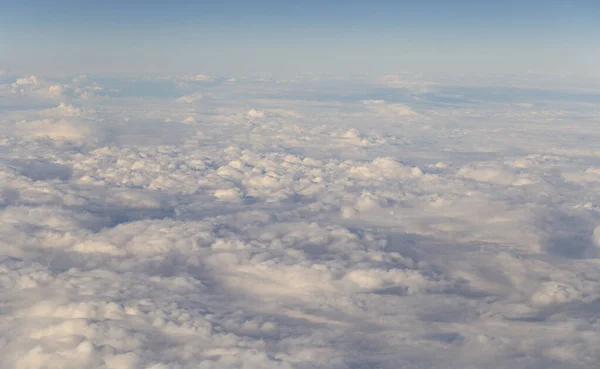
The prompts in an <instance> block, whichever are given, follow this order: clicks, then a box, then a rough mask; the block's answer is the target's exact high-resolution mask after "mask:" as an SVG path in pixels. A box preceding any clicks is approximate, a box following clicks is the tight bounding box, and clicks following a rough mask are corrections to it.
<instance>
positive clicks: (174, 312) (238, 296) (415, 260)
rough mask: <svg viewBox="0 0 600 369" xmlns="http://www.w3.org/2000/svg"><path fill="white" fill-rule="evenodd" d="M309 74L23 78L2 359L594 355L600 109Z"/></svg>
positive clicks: (7, 152)
mask: <svg viewBox="0 0 600 369" xmlns="http://www.w3.org/2000/svg"><path fill="white" fill-rule="evenodd" d="M194 78H196V77H194ZM311 78H313V79H309V80H307V79H303V78H298V79H297V80H296V81H295V82H294V83H293V84H292V83H277V82H276V81H270V80H268V79H264V80H262V81H261V83H254V81H253V80H250V79H239V80H238V81H237V82H236V83H235V84H220V85H218V86H212V84H194V83H187V84H186V86H185V90H184V91H185V95H183V96H181V94H180V95H179V96H171V95H170V96H154V97H143V96H124V95H118V94H115V95H114V96H113V95H110V96H102V95H104V94H105V92H106V91H108V90H110V89H111V88H113V87H115V86H117V85H118V82H114V81H113V82H111V83H112V84H113V85H109V86H104V87H103V86H100V85H99V84H98V83H95V82H94V79H93V78H92V77H90V76H80V77H75V78H69V79H63V80H56V79H50V78H46V77H44V78H42V77H39V76H38V77H35V78H32V77H29V76H25V77H22V78H20V79H19V80H18V81H20V82H19V83H17V81H15V82H14V85H13V82H11V83H9V84H6V85H3V87H2V91H3V92H2V93H3V97H5V100H4V102H3V103H2V104H3V105H2V107H0V109H1V110H2V114H0V291H2V292H1V293H0V304H1V306H2V314H1V315H0V356H1V357H2V359H3V360H2V362H1V363H0V369H26V368H43V367H47V368H59V367H60V368H65V369H69V368H73V369H75V368H77V369H82V368H86V369H96V368H97V369H108V368H131V369H141V368H152V369H184V368H224V367H226V368H247V369H252V368H278V369H291V368H319V367H322V368H336V369H343V368H363V367H377V368H382V369H384V368H390V369H391V368H397V367H399V366H401V367H415V366H419V367H427V368H448V367H450V368H463V367H469V366H474V367H489V368H498V367H504V366H510V367H513V368H530V367H538V366H548V365H550V367H557V368H558V367H561V368H562V367H577V368H590V369H591V368H595V367H596V366H597V362H598V360H600V356H599V353H598V350H597V347H598V345H599V344H600V339H599V338H598V335H597V334H596V331H597V328H598V327H597V326H596V325H597V324H596V323H595V319H594V317H595V314H596V313H597V301H598V298H599V292H598V291H599V290H598V283H599V282H600V272H599V271H598V267H597V258H598V256H599V255H600V252H599V247H600V246H599V245H600V236H599V234H600V231H599V229H600V226H599V225H598V224H600V207H599V206H598V205H597V201H596V200H597V199H598V195H597V194H598V183H600V182H599V180H598V172H599V171H598V168H597V164H598V163H597V158H598V156H597V155H596V154H595V151H594V150H596V149H595V146H594V145H595V143H596V142H597V141H598V139H600V137H598V132H597V131H598V130H597V127H596V121H597V112H595V110H594V109H592V108H589V107H587V108H586V107H582V106H581V104H578V103H573V102H569V101H561V102H560V103H556V104H558V105H561V104H562V105H563V106H560V107H559V106H557V107H556V109H554V107H550V108H548V110H546V112H545V113H544V114H531V113H532V112H533V110H532V109H534V107H535V108H536V109H537V108H539V107H543V106H550V105H551V104H548V102H547V101H544V100H543V99H541V100H540V98H538V99H536V98H532V99H531V100H530V99H529V98H528V99H527V101H531V104H532V105H531V106H529V105H523V104H521V105H520V106H517V105H515V104H514V102H512V101H510V102H507V101H504V100H502V99H498V100H495V101H493V102H490V103H487V102H485V101H479V102H476V103H475V102H468V103H461V102H456V103H452V104H445V103H440V102H431V101H429V100H427V98H426V97H423V96H419V98H420V100H418V99H415V98H413V97H414V94H409V95H406V94H405V92H401V91H400V92H398V91H395V92H389V94H385V99H381V98H373V97H377V96H383V95H382V94H381V90H380V89H381V81H378V82H377V83H376V84H375V85H376V87H373V83H372V82H373V81H370V82H369V83H365V84H364V85H357V84H358V83H359V82H357V81H355V80H352V81H347V80H338V81H329V80H320V79H318V78H317V77H311ZM398 78H400V79H401V81H400V82H398V83H397V85H400V84H401V83H403V84H404V86H405V87H406V88H409V89H413V90H412V91H413V92H414V91H415V90H414V89H418V87H410V86H409V84H408V82H406V80H411V78H412V80H415V81H420V80H421V79H423V80H424V78H421V77H417V76H412V77H411V76H407V75H401V76H400V77H398ZM419 78H421V79H419ZM169 80H172V78H169ZM199 80H206V79H202V78H200V79H199ZM280 82H281V81H280ZM107 83H108V82H107ZM394 83H396V82H394ZM417 85H418V84H416V83H415V86H417ZM425 85H427V84H426V83H425ZM427 86H429V85H427ZM438 87H439V86H438ZM438 87H436V88H438ZM357 90H358V91H360V92H356V91H357ZM20 91H23V94H21V92H20ZM273 91H278V92H277V94H275V95H276V96H275V97H273V95H274V93H273ZM314 91H319V93H318V94H316V95H315V92H314ZM340 91H341V92H340ZM486 91H487V90H486ZM494 91H496V90H491V91H487V92H488V93H492V92H494ZM88 93H89V94H94V95H87V94H88ZM355 93H356V95H355ZM95 94H97V95H95ZM415 94H418V93H415ZM349 95H351V97H348V98H346V96H349ZM492 95H493V94H492ZM201 96H210V97H211V98H210V99H208V98H206V99H201ZM265 96H269V98H265ZM407 96H408V97H407ZM494 96H495V95H494ZM87 97H92V98H87ZM465 97H466V98H468V94H466V95H465ZM191 104H193V105H191ZM461 104H462V105H461ZM250 107H252V109H250ZM412 107H414V109H415V110H418V113H416V112H415V111H413V108H412ZM552 109H554V110H552ZM561 111H562V112H564V111H572V112H577V115H574V114H575V113H569V114H572V115H569V114H563V113H560V114H559V112H561ZM548 117H551V118H552V119H556V120H558V121H559V122H560V123H561V124H548V121H547V119H548ZM574 117H576V119H575V118H574ZM266 118H268V119H266ZM182 122H183V123H187V124H179V123H182ZM398 122H407V124H397V123H398ZM563 123H564V124H563ZM556 337H560V339H557V338H556Z"/></svg>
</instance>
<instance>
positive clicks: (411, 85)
mask: <svg viewBox="0 0 600 369" xmlns="http://www.w3.org/2000/svg"><path fill="white" fill-rule="evenodd" d="M380 82H381V83H383V84H385V85H386V86H390V87H394V88H406V89H409V90H411V91H414V92H416V93H427V92H430V91H432V88H433V86H435V83H434V82H433V81H431V80H427V79H425V78H423V77H422V76H419V75H415V76H413V75H410V74H408V73H404V74H387V75H385V76H383V77H381V78H380Z"/></svg>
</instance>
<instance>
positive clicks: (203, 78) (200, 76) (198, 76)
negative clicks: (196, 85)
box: [182, 74, 213, 82]
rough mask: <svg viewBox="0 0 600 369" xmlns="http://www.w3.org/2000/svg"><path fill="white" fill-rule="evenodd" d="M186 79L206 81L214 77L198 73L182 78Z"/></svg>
mask: <svg viewBox="0 0 600 369" xmlns="http://www.w3.org/2000/svg"><path fill="white" fill-rule="evenodd" d="M182 79H183V80H184V81H191V82H204V81H212V80H213V78H212V77H209V76H207V75H204V74H196V75H191V76H185V77H183V78H182Z"/></svg>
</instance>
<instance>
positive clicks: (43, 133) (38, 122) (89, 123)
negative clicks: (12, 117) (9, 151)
mask: <svg viewBox="0 0 600 369" xmlns="http://www.w3.org/2000/svg"><path fill="white" fill-rule="evenodd" d="M94 117H95V112H94V111H93V110H84V109H81V108H77V107H74V106H73V105H70V104H65V103H60V104H59V105H58V106H57V107H55V108H49V109H43V110H40V111H38V112H35V113H33V114H28V116H26V117H25V118H26V119H20V120H18V121H17V122H16V123H15V125H14V129H15V133H16V135H17V136H19V137H22V138H34V139H35V138H44V137H45V138H49V139H51V140H55V141H81V140H83V139H87V138H92V139H96V138H99V136H100V134H99V133H100V132H99V131H98V129H97V128H96V127H94V126H93V121H94Z"/></svg>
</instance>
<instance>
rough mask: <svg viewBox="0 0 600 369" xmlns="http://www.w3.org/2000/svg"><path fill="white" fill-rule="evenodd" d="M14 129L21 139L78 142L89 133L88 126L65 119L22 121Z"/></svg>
mask: <svg viewBox="0 0 600 369" xmlns="http://www.w3.org/2000/svg"><path fill="white" fill-rule="evenodd" d="M16 128H17V134H19V135H20V136H22V137H48V138H51V139H53V140H80V139H82V138H84V137H87V136H88V135H89V134H90V132H91V130H90V128H89V127H88V126H86V125H79V124H73V122H71V121H68V120H65V119H58V120H56V119H41V120H29V121H28V120H24V121H21V122H19V123H17V127H16Z"/></svg>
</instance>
